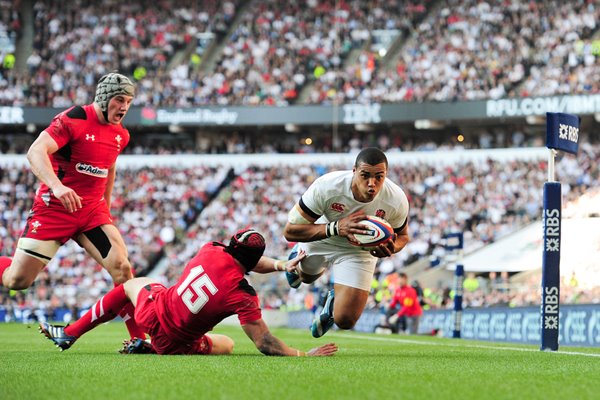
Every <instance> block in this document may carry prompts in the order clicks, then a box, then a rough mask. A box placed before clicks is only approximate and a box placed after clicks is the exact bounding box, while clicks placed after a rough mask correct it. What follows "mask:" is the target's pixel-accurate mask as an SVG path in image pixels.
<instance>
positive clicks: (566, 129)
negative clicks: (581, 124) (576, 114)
mask: <svg viewBox="0 0 600 400" xmlns="http://www.w3.org/2000/svg"><path fill="white" fill-rule="evenodd" d="M558 138H559V139H562V140H568V141H570V142H573V143H577V139H579V128H576V127H574V126H571V125H567V124H559V125H558Z"/></svg>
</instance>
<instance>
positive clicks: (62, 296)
mask: <svg viewBox="0 0 600 400" xmlns="http://www.w3.org/2000/svg"><path fill="white" fill-rule="evenodd" d="M335 4H338V5H339V8H338V9H337V10H336V9H335V8H334V5H335ZM29 5H32V6H33V18H32V19H31V20H29V19H28V20H24V19H22V17H21V14H20V13H19V12H18V10H20V9H21V8H22V7H25V6H29ZM599 13H600V7H599V6H598V4H597V2H593V1H575V2H569V3H564V2H559V1H554V0H553V1H543V2H525V3H523V2H514V1H508V2H507V1H499V0H498V1H496V0H494V1H488V2H483V3H482V2H478V1H475V0H441V1H433V0H431V1H424V2H419V3H418V4H416V3H413V2H410V1H403V0H392V1H383V0H372V1H368V2H365V1H357V0H346V1H337V2H334V1H324V2H317V1H315V0H295V1H289V2H277V1H274V0H269V1H257V0H254V1H250V2H241V1H227V2H217V1H214V0H203V1H200V2H198V1H191V0H176V1H169V2H167V1H160V2H158V3H157V6H156V7H151V8H149V7H147V6H146V3H144V2H141V1H138V0H132V1H129V2H127V3H126V4H122V3H117V2H116V1H105V2H102V4H101V5H98V4H97V3H96V2H92V1H88V0H79V1H75V2H66V3H65V2H60V1H55V0H37V1H0V46H1V47H0V54H1V55H2V63H1V64H0V106H39V107H58V108H64V107H67V106H70V105H71V104H73V103H78V104H83V103H88V102H90V101H91V100H92V96H93V92H94V87H95V83H96V80H97V79H98V77H99V76H100V75H102V74H104V73H105V72H107V71H110V70H113V69H119V70H120V71H122V72H124V73H126V74H129V75H131V76H133V77H134V79H136V81H137V82H138V95H137V96H136V98H135V105H137V106H156V107H158V106H160V107H170V106H178V107H188V106H200V105H218V106H224V105H228V106H238V105H273V106H285V105H289V104H294V103H302V104H331V103H337V104H345V103H355V102H356V103H363V104H368V103H372V102H381V103H386V102H424V101H436V102H445V101H447V102H455V101H462V100H476V99H500V98H511V97H518V96H520V97H528V96H538V95H539V96H549V95H557V94H594V93H598V92H599V88H600V86H599V85H600V84H599V83H598V82H600V77H599V76H598V75H599V70H598V66H597V64H598V59H597V57H598V54H600V51H598V49H599V48H600V46H599V42H598V37H599V32H598V26H597V22H596V21H598V19H599V17H600V15H599ZM25 27H30V28H32V29H33V32H34V35H33V37H32V38H31V41H30V43H29V45H30V46H31V48H32V52H31V53H30V54H27V52H25V51H21V52H19V51H18V50H19V48H18V47H19V46H18V45H17V38H19V37H20V36H21V35H22V32H23V31H24V28H25ZM3 32H4V36H3ZM204 33H206V34H210V35H209V36H207V37H211V38H212V39H211V40H212V42H210V43H209V44H206V43H204V44H203V46H205V47H204V48H203V51H204V52H203V53H198V51H199V50H198V47H199V45H198V43H199V37H200V36H198V35H199V34H204ZM211 35H214V36H211ZM5 36H6V37H9V38H10V39H11V40H10V41H9V42H7V41H6V40H3V38H4V37H5ZM482 38H484V39H485V40H481V39H482ZM380 41H383V42H380ZM123 42H125V43H128V44H129V45H128V46H121V45H120V43H123ZM7 43H9V44H8V45H7ZM9 45H12V46H15V47H17V48H15V49H14V50H13V49H12V47H9ZM26 45H27V43H25V44H22V46H23V47H24V48H25V47H26ZM8 50H12V52H14V53H15V54H17V55H18V54H21V55H22V54H26V55H27V57H28V58H27V59H26V60H17V61H22V63H23V65H24V68H22V69H19V68H15V67H14V65H12V64H11V61H10V60H11V58H7V54H12V53H11V52H9V51H8ZM382 50H383V51H382ZM7 60H8V62H7ZM9 67H10V68H9ZM597 118H598V117H597ZM523 124H525V122H523ZM8 129H9V130H11V129H13V128H12V127H9V128H8ZM164 129H166V128H164ZM511 129H512V128H507V127H502V126H497V127H485V128H482V131H484V132H485V133H484V134H481V135H479V136H478V138H477V139H475V140H474V141H472V142H470V143H465V144H457V143H456V142H453V141H452V140H450V139H448V138H445V139H443V140H442V141H441V142H442V143H444V144H443V146H444V147H441V146H440V141H437V143H436V141H433V140H431V139H428V138H427V137H425V135H424V136H423V137H422V138H421V137H417V138H413V139H407V138H405V137H402V139H401V135H399V134H398V135H394V136H392V135H390V136H387V135H378V134H374V133H371V134H369V133H365V134H362V133H358V132H357V131H356V130H352V129H350V130H346V131H343V132H340V137H341V139H340V141H341V142H342V145H341V146H340V149H341V150H342V151H344V152H352V151H355V150H356V149H358V148H361V147H364V146H367V145H376V146H379V147H381V148H382V149H384V150H386V151H392V152H397V151H404V152H406V151H409V150H424V151H430V150H444V151H447V152H449V151H452V150H453V149H461V148H462V147H481V148H489V147H494V146H503V145H507V144H508V145H513V146H515V147H520V146H529V145H532V144H533V143H538V142H539V138H535V135H531V134H530V135H528V136H527V137H525V138H524V134H523V133H522V132H520V128H519V129H514V130H511ZM450 130H451V128H449V129H448V130H447V131H445V132H443V133H440V136H443V135H446V136H448V137H449V136H450V135H451V134H450V133H449V132H450ZM2 133H3V135H2V138H1V139H0V141H1V142H0V145H1V152H2V153H3V154H7V153H10V154H12V153H15V154H20V153H24V151H25V150H26V148H27V146H28V140H27V138H28V137H29V138H32V137H33V136H32V135H33V133H32V132H27V133H24V134H22V135H21V134H20V133H15V132H13V131H11V132H10V133H9V134H4V133H6V132H2ZM517 133H519V134H520V136H519V135H517ZM200 134H201V132H198V135H200ZM453 134H454V133H452V135H453ZM134 136H135V135H134ZM216 136H218V138H217V140H215V141H210V140H208V139H206V138H205V139H203V140H204V141H205V142H206V143H205V147H203V148H202V152H204V153H246V154H251V153H256V152H260V153H271V152H294V153H310V152H318V151H328V150H330V149H331V139H329V138H328V139H322V138H316V140H315V143H314V144H313V145H312V146H311V145H307V144H305V143H291V144H289V143H288V142H286V143H285V144H284V143H283V140H284V137H283V135H281V129H280V131H277V132H275V133H273V132H269V135H267V134H265V135H262V134H258V133H257V132H255V131H254V132H250V133H249V132H242V131H240V132H237V131H236V132H235V133H232V132H228V134H227V135H219V134H218V133H217V135H216ZM133 140H134V141H133V142H132V145H131V146H130V147H129V148H128V149H127V152H129V153H132V154H161V155H167V154H178V153H183V152H187V153H190V152H192V153H193V152H194V151H195V149H192V150H190V148H189V147H186V146H187V145H186V144H182V143H167V144H165V145H164V146H162V145H161V147H160V148H157V147H145V146H144V145H143V144H137V143H135V140H136V139H135V138H134V139H133ZM278 140H281V142H278ZM328 140H329V141H328ZM536 140H537V141H538V142H536ZM29 142H30V141H29ZM538 144H539V143H538ZM582 149H583V150H582V151H580V154H579V155H578V160H577V162H574V159H573V158H572V157H570V156H563V157H561V159H560V160H559V162H558V164H557V165H558V168H557V171H558V174H559V179H560V180H561V181H562V182H563V188H564V192H565V203H567V202H575V201H577V200H578V199H580V198H582V196H583V195H584V194H586V193H587V191H588V189H589V188H591V187H597V186H598V179H599V176H598V170H599V168H598V163H599V159H598V154H599V151H598V150H599V149H598V147H597V145H595V146H594V147H586V146H582ZM336 167H337V168H344V167H347V166H341V165H337V166H330V165H312V164H311V165H309V164H305V165H302V166H301V167H298V166H296V165H294V166H291V165H286V164H283V165H278V166H276V167H273V166H271V167H265V166H259V165H251V166H247V167H244V168H241V169H238V170H236V171H235V178H234V179H233V180H231V181H230V178H231V176H230V175H229V174H230V169H229V167H224V166H214V165H213V166H205V165H202V164H201V163H199V165H198V166H197V167H191V168H190V167H186V168H183V167H162V166H160V167H159V166H154V165H152V164H148V165H146V166H144V167H137V168H133V167H127V168H124V169H121V170H119V177H118V178H117V182H116V183H117V186H116V187H115V191H114V195H115V199H114V200H113V208H114V210H113V212H114V215H115V217H116V220H117V223H118V226H119V229H120V230H121V232H123V233H124V237H125V239H126V241H127V245H128V248H129V252H130V257H131V260H132V263H133V264H134V265H135V266H136V269H138V270H140V271H144V273H145V271H146V270H151V269H152V268H153V267H154V265H155V264H160V265H161V266H162V268H163V271H164V277H165V282H166V283H169V282H172V280H173V278H174V277H175V276H177V275H178V274H179V272H180V269H181V267H182V266H183V264H182V261H183V260H185V259H187V258H189V255H190V254H191V253H192V252H194V251H195V250H196V249H197V247H198V246H199V245H200V244H201V243H204V242H206V241H207V240H226V239H227V238H228V237H229V235H230V234H231V232H232V231H233V230H235V229H237V227H239V226H240V225H252V226H254V227H256V228H258V229H259V230H261V231H262V232H264V233H265V234H266V235H267V242H268V243H269V246H268V248H267V254H269V255H271V256H276V257H279V258H285V257H286V256H287V252H288V250H289V245H288V243H286V242H285V241H284V240H283V238H282V237H281V234H280V231H281V227H282V226H283V224H284V223H285V218H286V213H287V210H288V209H289V208H290V207H291V205H292V204H293V203H294V202H295V201H296V200H297V198H298V196H299V195H300V193H301V192H302V191H303V189H304V188H305V187H307V186H308V185H309V184H310V182H312V180H314V179H315V177H317V176H319V175H321V174H323V173H325V172H327V171H328V170H329V168H336ZM545 168H546V163H545V161H540V160H537V161H531V160H529V161H524V160H512V161H510V162H507V163H500V162H496V161H493V160H487V161H485V162H467V161H463V162H457V163H455V164H453V165H442V164H430V163H420V164H410V165H392V168H391V171H390V174H391V177H392V179H394V180H395V181H398V182H400V183H401V184H402V186H403V187H404V188H405V190H406V192H407V194H408V195H409V198H410V202H411V215H410V224H411V225H410V229H411V236H412V240H411V242H410V243H409V245H408V246H407V248H406V249H405V250H404V251H403V252H402V253H400V254H398V255H397V256H396V257H394V258H393V259H391V260H385V261H384V262H382V263H381V264H380V265H379V267H378V275H377V278H378V279H377V280H376V282H374V290H373V294H372V298H371V300H370V302H369V306H370V307H377V306H378V305H380V304H382V303H385V298H386V294H385V293H386V291H393V288H394V273H395V272H397V271H400V270H403V269H405V268H406V267H407V266H408V265H412V264H413V262H415V261H418V260H420V261H421V262H423V260H425V261H426V262H427V261H428V259H429V257H433V258H436V257H440V256H441V254H442V250H441V247H440V245H439V239H440V238H441V236H442V234H443V233H444V231H446V230H450V229H460V230H464V231H465V234H466V245H467V251H474V250H476V249H478V248H481V247H482V246H485V245H486V244H489V243H492V242H494V241H496V240H498V239H499V238H501V237H504V236H506V235H508V234H510V233H512V232H515V231H516V230H518V229H520V228H521V227H523V226H526V225H527V224H529V223H530V222H531V221H533V220H534V219H539V215H540V206H541V189H540V188H541V186H542V182H543V181H544V180H545V174H546V172H545ZM36 185H37V182H36V180H35V179H34V178H33V175H32V174H31V173H30V172H29V171H28V169H27V168H25V167H21V166H3V167H2V168H0V187H1V188H2V191H1V192H0V199H1V201H0V211H1V220H2V223H1V225H0V237H1V238H2V242H1V246H2V247H1V248H0V254H7V255H10V254H12V251H13V249H14V245H15V240H16V238H17V237H18V234H19V232H20V230H21V229H22V226H23V223H24V221H25V219H26V217H27V211H28V209H29V204H30V202H31V196H32V193H33V190H34V188H35V186H36ZM215 196H216V197H215ZM213 197H214V199H213ZM174 199H183V200H184V201H180V202H179V201H178V202H175V201H174ZM457 204H461V206H460V207H457ZM569 204H573V203H569ZM200 213H201V218H198V216H199V215H200ZM265 216H267V217H268V218H265ZM214 221H219V224H218V225H217V224H214ZM171 238H172V241H171ZM161 259H162V263H158V261H159V260H161ZM498 272H500V271H498ZM506 278H507V277H506V276H504V277H503V278H500V279H498V278H496V277H491V278H490V277H485V278H484V277H482V276H479V277H476V278H475V279H478V282H479V287H480V288H479V289H476V290H474V291H473V292H469V293H467V295H466V296H465V302H466V305H467V306H470V307H478V306H493V305H498V304H508V305H511V306H520V305H531V304H537V302H538V301H539V275H532V276H531V277H530V278H527V279H523V280H522V281H520V283H518V284H516V283H511V284H510V285H508V284H506ZM573 278H574V279H573ZM252 279H256V278H255V277H253V278H252ZM565 279H566V280H565V282H564V287H565V289H564V290H563V291H562V292H561V295H562V296H563V300H564V301H566V302H573V303H578V302H593V301H597V299H598V298H600V295H599V293H598V288H597V287H594V288H586V289H585V290H583V289H582V284H581V283H577V279H576V277H571V278H565ZM497 281H500V282H499V283H498V282H497ZM255 282H256V284H257V286H259V287H260V288H261V290H260V291H259V292H260V293H261V296H262V301H263V303H264V304H265V306H266V307H267V308H282V307H283V308H287V309H297V308H311V307H314V306H315V305H316V304H317V303H318V293H316V292H313V289H311V288H308V287H303V289H302V290H300V291H289V290H288V288H287V286H286V283H285V280H284V279H283V278H282V277H280V276H268V277H267V278H266V279H263V280H255ZM511 282H512V281H511ZM327 284H328V277H327V276H324V277H323V278H322V279H321V280H320V281H319V282H318V284H317V285H316V287H317V289H318V288H319V287H322V288H324V287H326V286H327ZM109 287H110V284H109V283H108V275H107V274H106V273H105V272H104V271H103V270H102V269H101V268H99V267H98V266H97V265H96V264H95V263H94V262H93V261H91V260H90V259H89V258H87V257H84V255H83V253H82V252H81V251H80V250H79V249H78V248H77V246H75V245H68V246H66V247H65V248H64V249H63V250H61V252H60V253H59V254H58V255H57V257H56V260H55V261H54V262H53V263H51V264H50V265H49V266H48V271H47V272H46V273H43V274H42V275H40V278H39V279H38V281H37V282H36V284H35V286H34V287H33V288H32V289H30V290H28V291H26V292H24V293H21V292H17V293H12V294H9V293H8V292H7V291H5V290H3V289H2V290H0V304H2V305H4V307H8V308H9V309H10V310H11V313H12V315H17V314H18V313H19V310H25V309H36V308H37V309H40V310H41V313H42V314H48V313H49V312H50V311H49V310H51V309H54V308H57V307H72V306H73V305H75V304H76V305H78V306H80V307H83V308H85V307H86V306H87V305H89V304H91V302H92V301H94V300H95V299H97V297H98V296H99V295H101V294H102V293H104V292H105V291H106V290H107V289H109ZM424 292H425V293H426V298H427V301H428V302H429V303H430V307H432V308H435V307H446V306H447V305H448V299H449V298H450V297H449V296H450V291H449V289H448V288H447V287H444V286H441V287H426V288H424ZM34 314H35V313H34Z"/></svg>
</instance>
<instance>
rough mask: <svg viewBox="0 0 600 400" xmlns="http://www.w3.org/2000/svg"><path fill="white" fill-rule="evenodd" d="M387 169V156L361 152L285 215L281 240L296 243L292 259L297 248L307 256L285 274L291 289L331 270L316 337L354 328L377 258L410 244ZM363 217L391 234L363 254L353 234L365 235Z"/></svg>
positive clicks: (402, 202)
mask: <svg viewBox="0 0 600 400" xmlns="http://www.w3.org/2000/svg"><path fill="white" fill-rule="evenodd" d="M387 171H388V162H387V157H386V156H385V154H384V153H383V152H382V151H381V150H379V149H377V148H367V149H364V150H362V151H361V152H360V153H359V154H358V156H357V157H356V161H355V163H354V168H353V169H352V171H349V170H348V171H335V172H330V173H327V174H325V175H323V176H321V177H319V178H318V179H316V180H315V181H314V182H313V184H312V185H311V186H310V187H309V188H308V190H307V191H306V192H305V193H304V194H303V195H302V197H301V198H300V200H299V201H298V203H296V205H295V206H294V208H292V210H290V212H289V215H288V222H287V224H286V226H285V228H284V236H285V238H286V239H287V240H288V241H290V242H298V244H297V245H296V246H295V247H294V250H292V254H291V255H290V257H293V256H295V252H297V251H299V250H300V249H301V250H304V251H305V252H306V254H307V257H306V258H305V259H304V260H303V261H302V262H301V263H300V264H299V265H298V266H297V267H296V270H295V271H287V272H286V276H287V279H288V282H289V283H290V286H292V287H295V288H297V287H298V286H300V284H301V283H302V282H303V283H312V282H314V281H315V280H316V279H317V278H319V276H321V275H322V274H323V272H324V271H325V269H326V268H331V269H332V275H333V283H334V286H333V290H330V291H329V292H328V293H327V299H326V302H325V305H324V308H323V311H321V314H320V315H319V316H317V317H316V318H315V320H314V321H313V323H312V326H311V332H312V335H313V336H314V337H321V336H323V335H324V334H325V332H327V331H328V330H329V329H330V328H331V327H332V326H333V324H334V323H335V324H336V325H337V326H338V328H340V329H352V328H353V327H354V325H355V324H356V321H358V319H359V318H360V316H361V314H362V312H363V310H364V308H365V305H366V303H367V298H368V295H369V289H370V288H371V280H372V278H373V272H374V270H375V265H376V263H377V259H378V258H383V257H390V256H391V255H392V254H394V253H397V252H399V251H400V250H402V249H403V248H404V246H406V243H408V240H409V237H408V227H407V226H408V199H407V198H406V195H405V194H404V192H403V191H402V189H401V188H400V187H399V186H398V185H396V184H395V183H394V182H392V181H390V180H389V179H388V178H387ZM367 215H375V216H378V217H380V218H383V219H385V220H387V221H388V222H389V223H390V225H391V226H392V227H393V228H394V235H393V236H392V239H391V240H390V241H388V242H386V243H383V244H380V245H379V246H377V247H373V248H371V249H370V250H363V248H361V247H360V246H356V245H355V244H358V243H357V242H356V238H355V237H354V234H368V231H366V230H365V228H366V227H365V226H364V225H361V224H360V221H362V220H363V219H364V218H365V216H367ZM353 243H354V244H353ZM334 300H335V301H334Z"/></svg>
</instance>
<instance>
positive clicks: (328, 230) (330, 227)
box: [325, 221, 340, 237]
mask: <svg viewBox="0 0 600 400" xmlns="http://www.w3.org/2000/svg"><path fill="white" fill-rule="evenodd" d="M339 234H340V232H339V231H338V221H333V222H330V223H328V224H327V225H325V236H327V237H331V236H337V235H339Z"/></svg>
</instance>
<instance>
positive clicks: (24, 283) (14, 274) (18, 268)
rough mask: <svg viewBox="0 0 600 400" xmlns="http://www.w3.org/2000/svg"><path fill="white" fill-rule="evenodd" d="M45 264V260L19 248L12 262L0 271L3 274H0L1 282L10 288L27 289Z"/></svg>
mask: <svg viewBox="0 0 600 400" xmlns="http://www.w3.org/2000/svg"><path fill="white" fill-rule="evenodd" d="M7 258H8V257H7ZM6 263H8V261H7V262H6ZM45 266H46V263H45V262H43V261H41V260H39V259H37V258H35V257H32V256H30V255H29V254H27V253H25V252H23V251H20V250H17V251H16V252H15V254H14V256H13V258H12V261H11V262H10V266H9V267H7V268H4V271H0V273H1V274H2V276H0V283H2V286H4V287H6V288H8V289H14V290H22V289H27V288H28V287H29V286H31V284H32V283H33V281H34V280H35V278H36V277H37V276H38V274H39V273H40V272H41V271H42V270H43V269H44V267H45Z"/></svg>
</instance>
